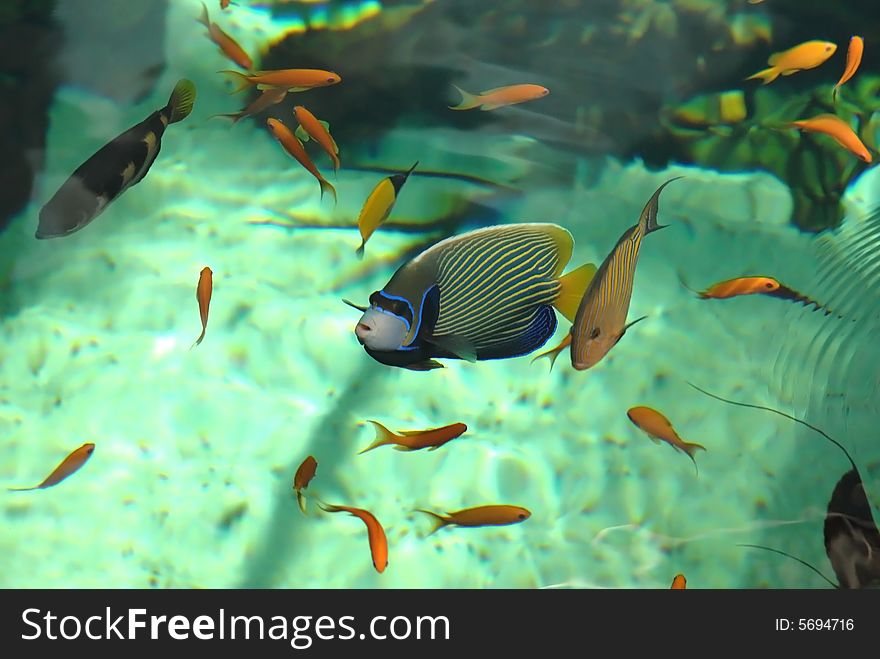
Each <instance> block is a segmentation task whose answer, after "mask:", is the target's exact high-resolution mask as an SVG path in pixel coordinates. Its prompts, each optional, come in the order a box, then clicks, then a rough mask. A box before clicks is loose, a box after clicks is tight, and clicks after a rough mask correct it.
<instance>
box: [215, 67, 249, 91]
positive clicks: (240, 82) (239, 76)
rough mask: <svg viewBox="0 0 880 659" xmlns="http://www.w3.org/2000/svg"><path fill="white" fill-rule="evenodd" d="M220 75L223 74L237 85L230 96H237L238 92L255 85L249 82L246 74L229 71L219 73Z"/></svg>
mask: <svg viewBox="0 0 880 659" xmlns="http://www.w3.org/2000/svg"><path fill="white" fill-rule="evenodd" d="M218 73H222V74H223V75H225V76H227V77H228V78H231V79H232V82H234V83H235V89H233V90H232V91H231V92H229V93H230V94H237V93H238V92H240V91H242V90H244V89H247V88H248V87H250V86H251V85H252V84H253V83H252V82H251V81H250V80H248V77H247V76H246V75H245V74H244V73H239V72H238V71H230V70H228V69H227V70H225V71H218Z"/></svg>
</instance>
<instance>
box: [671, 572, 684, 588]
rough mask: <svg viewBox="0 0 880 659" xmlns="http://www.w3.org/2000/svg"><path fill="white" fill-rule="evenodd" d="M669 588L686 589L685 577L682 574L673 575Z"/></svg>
mask: <svg viewBox="0 0 880 659" xmlns="http://www.w3.org/2000/svg"><path fill="white" fill-rule="evenodd" d="M670 590H687V579H685V578H684V575H683V574H676V575H675V578H674V579H673V580H672V586H671V587H670Z"/></svg>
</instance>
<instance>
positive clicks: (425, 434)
mask: <svg viewBox="0 0 880 659" xmlns="http://www.w3.org/2000/svg"><path fill="white" fill-rule="evenodd" d="M369 423H372V424H373V426H374V427H375V428H376V440H375V441H374V442H373V443H372V444H370V445H369V446H368V447H367V448H365V449H364V450H363V451H361V452H360V453H366V452H367V451H372V450H373V449H374V448H379V447H380V446H389V445H391V446H394V448H395V449H397V450H398V451H419V450H421V449H423V448H426V449H428V450H429V451H436V450H437V449H438V448H440V447H441V446H443V445H444V444H446V443H447V442H451V441H452V440H453V439H455V438H456V437H460V436H461V435H462V434H463V433H464V432H465V431H466V430H467V426H466V425H465V424H463V423H453V424H450V425H448V426H443V427H442V428H431V429H429V430H404V431H402V432H401V433H400V434H397V435H395V434H394V433H393V432H391V431H390V430H388V428H386V427H385V426H383V425H382V424H381V423H379V422H378V421H369ZM360 453H359V454H358V455H360Z"/></svg>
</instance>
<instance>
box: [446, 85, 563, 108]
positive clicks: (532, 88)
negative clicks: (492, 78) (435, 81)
mask: <svg viewBox="0 0 880 659" xmlns="http://www.w3.org/2000/svg"><path fill="white" fill-rule="evenodd" d="M452 86H453V87H455V89H456V90H457V91H458V93H459V94H461V103H459V104H458V105H450V106H449V109H450V110H472V109H473V108H476V107H479V108H480V110H482V111H483V112H486V111H488V110H495V109H496V108H503V107H505V106H507V105H515V104H517V103H525V102H526V101H533V100H535V99H536V98H541V97H543V96H546V95H547V94H549V93H550V90H549V89H547V88H546V87H541V85H509V86H507V87H496V88H495V89H487V90H486V91H484V92H480V93H479V94H471V93H469V92H466V91H465V90H463V89H461V88H460V87H456V86H455V85H452Z"/></svg>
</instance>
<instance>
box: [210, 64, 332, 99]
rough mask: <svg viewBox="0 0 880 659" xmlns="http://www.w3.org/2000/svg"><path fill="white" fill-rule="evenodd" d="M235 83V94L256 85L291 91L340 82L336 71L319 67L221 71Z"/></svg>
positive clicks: (258, 87) (301, 90)
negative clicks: (247, 72)
mask: <svg viewBox="0 0 880 659" xmlns="http://www.w3.org/2000/svg"><path fill="white" fill-rule="evenodd" d="M220 73H223V74H225V75H227V76H229V77H230V78H232V79H233V80H234V81H235V83H236V88H235V89H234V90H232V92H231V93H233V94H235V93H237V92H240V91H242V90H243V89H247V88H248V87H252V86H254V85H256V87H257V89H266V88H268V87H283V88H284V89H287V90H288V91H292V92H304V91H306V90H309V89H314V88H315V87H329V86H330V85H335V84H337V83H339V82H342V78H340V77H339V74H338V73H333V71H323V70H321V69H281V70H279V71H258V72H257V73H253V74H250V75H247V74H244V73H239V72H238V71H221V72H220Z"/></svg>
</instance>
